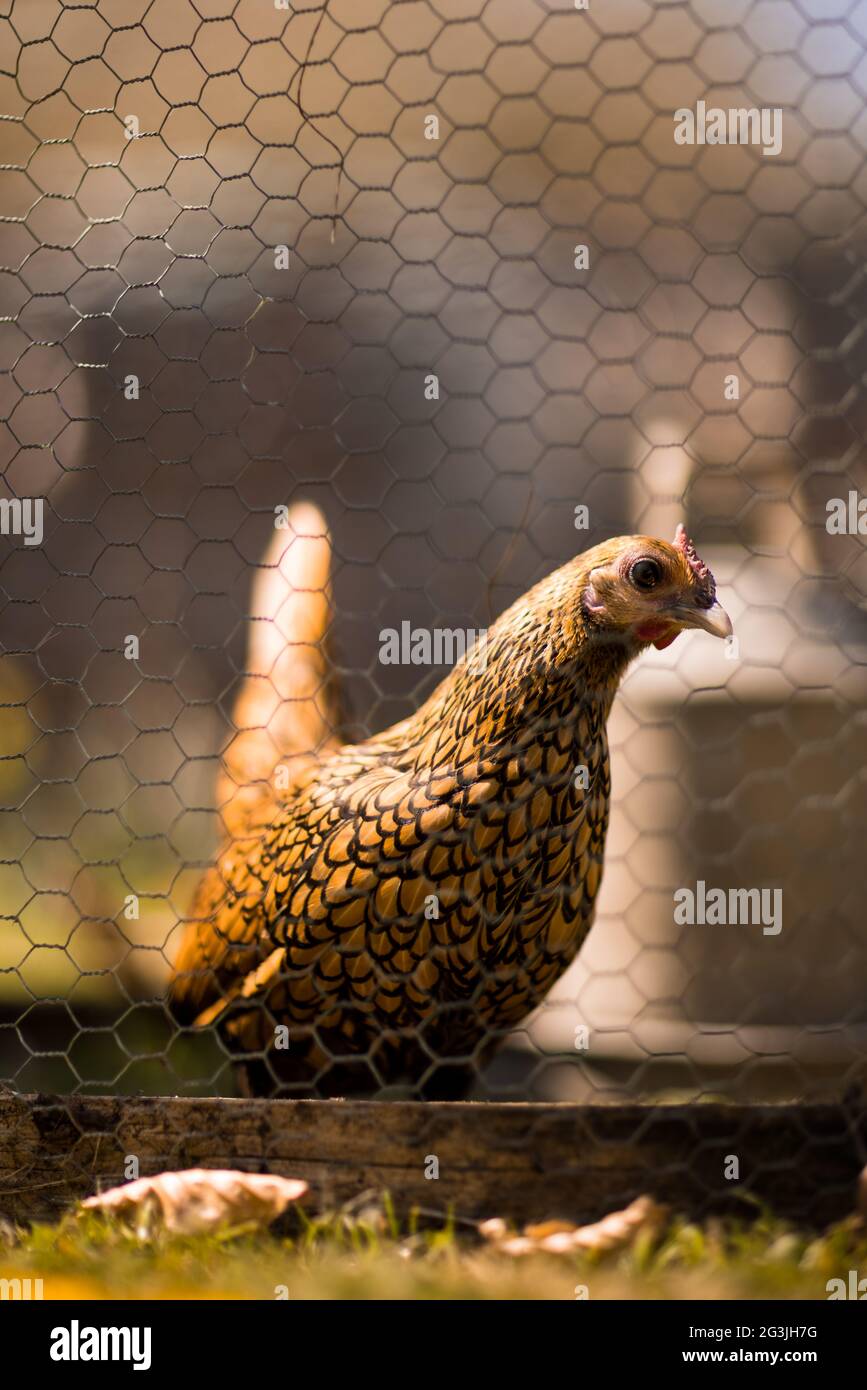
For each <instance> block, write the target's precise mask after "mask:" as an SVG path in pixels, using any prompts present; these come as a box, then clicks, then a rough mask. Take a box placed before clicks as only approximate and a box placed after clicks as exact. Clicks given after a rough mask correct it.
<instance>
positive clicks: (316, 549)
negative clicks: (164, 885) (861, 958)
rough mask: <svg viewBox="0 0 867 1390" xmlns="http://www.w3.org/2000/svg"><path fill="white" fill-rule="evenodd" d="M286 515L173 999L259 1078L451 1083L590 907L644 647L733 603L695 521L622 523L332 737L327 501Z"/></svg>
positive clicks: (257, 595)
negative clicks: (349, 739) (405, 688)
mask: <svg viewBox="0 0 867 1390" xmlns="http://www.w3.org/2000/svg"><path fill="white" fill-rule="evenodd" d="M290 521H291V531H290V537H289V540H290V543H289V544H288V545H287V544H286V533H285V532H284V533H279V532H278V533H277V538H276V539H275V542H274V545H273V546H272V550H271V553H270V555H269V557H268V565H267V567H266V568H265V570H264V577H263V579H262V580H261V581H260V582H259V583H258V584H257V585H256V586H255V588H254V598H253V622H252V626H251V644H250V657H249V662H248V674H247V675H246V677H245V679H244V682H243V684H242V686H241V690H240V694H239V697H238V700H237V705H236V714H235V726H236V728H237V730H238V732H237V734H236V736H235V738H234V740H233V742H232V744H231V746H230V748H229V750H228V752H227V755H226V759H225V770H224V772H223V774H222V778H221V784H220V789H219V801H220V804H221V806H222V813H223V818H224V821H225V824H226V827H227V830H228V834H229V843H228V845H227V847H226V848H225V850H224V852H223V853H222V854H221V856H220V858H219V860H218V862H217V864H216V865H215V866H214V867H213V868H211V869H209V870H208V871H207V872H206V873H205V875H204V877H203V879H202V882H201V884H200V886H199V890H198V893H197V896H196V900H195V904H194V908H193V911H192V914H191V920H190V921H189V922H188V924H187V926H186V929H185V934H184V937H183V941H182V945H181V950H180V953H179V956H178V959H177V962H176V969H175V975H174V978H173V981H172V984H171V988H170V1001H171V1007H172V1009H173V1011H174V1013H175V1016H176V1017H177V1018H178V1019H179V1020H180V1021H181V1022H184V1023H186V1024H190V1025H192V1026H194V1027H198V1028H201V1027H205V1026H207V1025H211V1024H216V1025H217V1026H218V1028H219V1030H220V1032H221V1035H222V1037H223V1038H224V1040H225V1043H226V1045H227V1047H228V1048H229V1050H230V1051H231V1052H232V1053H233V1054H236V1055H237V1057H238V1059H239V1061H240V1062H241V1064H242V1065H243V1069H244V1078H245V1079H244V1085H245V1089H246V1090H247V1092H248V1093H253V1094H261V1093H281V1092H282V1093H284V1094H300V1093H311V1092H312V1093H315V1094H320V1095H323V1094H324V1095H327V1094H347V1093H359V1092H361V1093H364V1092H367V1093H371V1092H377V1091H379V1092H380V1093H382V1090H383V1088H395V1087H397V1088H400V1087H406V1086H410V1087H414V1088H416V1091H415V1093H417V1094H425V1095H450V1094H455V1093H457V1092H458V1091H459V1089H460V1088H461V1087H462V1086H463V1085H464V1084H465V1081H466V1077H467V1075H468V1073H471V1072H472V1070H473V1068H474V1067H475V1068H478V1067H479V1066H480V1065H481V1064H482V1063H483V1062H484V1061H485V1060H486V1059H487V1057H488V1056H489V1055H490V1053H491V1052H492V1050H493V1049H494V1048H495V1047H496V1045H497V1043H498V1041H499V1040H500V1039H502V1037H503V1036H504V1035H505V1034H506V1033H508V1032H509V1030H510V1029H512V1028H514V1027H515V1026H516V1025H517V1024H519V1023H520V1022H521V1020H522V1019H524V1018H526V1016H527V1015H528V1014H529V1013H531V1012H532V1010H533V1009H534V1008H536V1006H537V1005H538V1004H539V1003H540V1001H541V1000H542V999H543V998H544V996H545V994H546V993H547V992H548V990H549V989H550V988H551V986H552V985H553V984H554V982H555V980H557V978H558V977H559V976H560V975H562V973H563V971H564V970H566V968H567V967H568V966H569V964H570V963H571V962H572V961H573V960H574V958H575V955H576V953H577V952H578V950H579V949H580V947H581V944H582V942H583V941H584V940H585V938H586V936H587V933H588V931H589V930H590V927H591V925H592V922H593V913H594V907H595V903H596V898H597V895H598V892H599V884H600V879H601V876H602V866H603V854H604V848H605V833H606V826H607V822H608V806H609V798H610V777H609V759H608V745H607V740H606V721H607V719H608V714H609V711H610V709H611V705H612V701H613V699H614V696H615V693H616V691H617V687H618V684H619V682H620V680H621V677H622V676H623V674H624V672H625V670H626V668H627V666H628V664H629V662H630V661H631V660H632V659H633V658H634V657H635V656H636V655H638V654H639V653H640V652H641V651H642V650H643V649H645V648H646V647H647V646H648V645H653V646H655V647H657V648H663V647H666V646H668V645H669V644H670V643H671V642H673V641H674V640H675V638H676V637H677V635H678V634H679V633H680V632H681V631H682V630H683V629H684V628H701V629H702V630H704V631H705V632H708V633H711V634H713V635H714V636H716V637H721V638H724V637H727V636H728V635H729V634H730V633H731V630H732V629H731V623H730V622H729V619H728V617H727V615H726V613H725V612H724V610H723V609H722V607H721V606H720V604H719V603H718V602H717V600H716V589H715V584H714V580H713V576H712V575H711V573H710V571H709V570H708V568H707V566H706V565H705V564H704V563H703V562H702V561H701V560H700V559H699V557H698V555H697V553H696V550H695V547H694V545H693V543H692V542H691V541H690V540H689V539H688V537H687V536H686V533H685V531H684V530H683V527H679V528H678V531H677V535H676V537H675V540H674V543H673V544H668V543H667V542H665V541H662V540H655V539H653V538H651V537H648V536H621V537H618V538H617V539H615V540H609V541H605V542H603V543H602V544H601V545H597V546H595V547H594V548H593V549H592V550H588V551H587V552H586V553H585V554H583V555H579V556H578V557H577V558H575V559H573V560H571V561H569V563H568V564H566V565H564V566H563V567H562V568H561V569H558V570H556V571H555V572H554V573H553V574H551V575H549V576H548V578H547V579H544V580H542V582H541V583H539V584H537V585H536V586H535V588H533V589H531V590H530V592H529V593H527V594H525V595H524V597H523V598H521V599H520V600H519V601H518V602H517V603H515V604H513V605H512V607H511V608H509V609H508V611H507V612H505V613H504V614H503V615H502V616H501V617H500V619H499V620H498V621H497V622H496V623H495V624H494V626H493V627H492V628H491V630H490V632H489V633H488V635H487V641H486V643H485V644H484V647H483V649H479V648H474V649H471V650H470V651H469V652H467V653H466V654H465V656H464V657H463V658H462V659H461V660H460V661H459V662H458V663H457V665H456V666H455V667H454V668H453V669H452V671H451V672H450V674H449V675H448V676H447V677H446V678H445V679H444V680H443V681H442V683H441V684H440V685H439V686H438V688H437V689H436V690H435V692H434V693H433V695H431V697H430V698H429V699H428V700H427V701H426V702H425V703H424V704H423V705H422V707H421V708H420V709H419V710H418V711H417V713H416V714H414V715H413V716H412V717H411V718H409V719H405V720H403V721H401V722H400V723H399V724H396V725H394V727H393V728H390V729H387V730H386V731H385V732H384V733H381V734H378V735H376V737H374V738H370V739H367V740H366V741H365V742H363V743H359V744H353V745H346V746H340V745H339V743H338V742H337V741H336V739H335V737H334V734H333V732H332V730H333V726H334V724H335V722H336V715H335V706H334V696H333V691H332V690H331V688H330V686H329V681H328V665H327V660H326V656H325V652H324V644H323V638H324V637H325V634H326V631H327V628H328V624H329V620H330V595H329V580H328V572H329V559H330V545H329V540H328V535H327V532H326V529H325V525H324V522H323V521H322V518H321V517H320V515H319V513H318V512H317V511H316V510H315V509H314V508H312V507H310V506H307V505H302V506H299V507H296V508H294V509H293V510H292V512H291V513H290ZM275 769H276V771H275Z"/></svg>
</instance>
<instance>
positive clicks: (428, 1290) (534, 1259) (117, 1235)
mask: <svg viewBox="0 0 867 1390" xmlns="http://www.w3.org/2000/svg"><path fill="white" fill-rule="evenodd" d="M292 1227H293V1229H292V1230H291V1231H290V1232H288V1233H284V1234H272V1233H262V1232H252V1231H249V1230H247V1231H245V1230H239V1231H227V1232H224V1233H222V1234H221V1235H219V1236H207V1237H196V1238H179V1237H169V1236H167V1235H164V1234H163V1235H160V1236H159V1237H158V1238H157V1239H156V1240H155V1241H154V1242H153V1243H150V1244H146V1243H142V1242H140V1241H139V1240H138V1239H137V1238H136V1236H135V1234H134V1232H133V1231H132V1230H130V1229H129V1228H127V1227H124V1226H122V1225H120V1224H118V1223H117V1222H116V1221H107V1220H105V1219H103V1218H102V1217H100V1216H96V1215H91V1214H87V1215H77V1216H70V1217H68V1218H66V1219H65V1220H64V1221H63V1222H61V1223H60V1224H59V1225H58V1226H37V1227H34V1228H33V1229H32V1230H31V1231H30V1232H28V1233H26V1234H25V1233H21V1232H19V1233H16V1235H15V1236H13V1235H12V1233H11V1232H9V1233H8V1239H7V1241H6V1245H5V1248H4V1247H3V1246H2V1245H0V1278H14V1277H20V1278H26V1277H27V1276H30V1277H31V1278H41V1279H42V1280H43V1294H44V1297H45V1298H47V1299H51V1298H72V1299H79V1298H82V1299H86V1298H100V1299H101V1298H135V1299H156V1298H216V1299H219V1298H253V1299H273V1298H275V1297H277V1296H278V1289H280V1288H281V1287H282V1288H283V1289H285V1290H286V1294H284V1295H283V1296H284V1297H285V1296H287V1295H288V1297H289V1298H290V1299H299V1298H300V1299H347V1298H348V1299H378V1298H400V1299H491V1298H494V1299H551V1298H553V1299H570V1300H571V1299H574V1298H575V1297H576V1286H586V1288H587V1291H588V1294H589V1297H590V1298H623V1299H631V1298H639V1299H643V1298H663V1299H677V1298H711V1299H717V1298H723V1299H725V1298H749V1299H752V1298H805V1299H824V1298H826V1297H827V1292H826V1283H827V1281H828V1280H829V1279H830V1278H832V1277H841V1278H843V1279H844V1280H845V1279H846V1278H847V1275H848V1271H849V1270H850V1269H855V1270H860V1271H861V1272H862V1274H863V1273H864V1272H867V1229H865V1226H864V1225H863V1223H861V1222H859V1221H858V1220H857V1219H856V1218H852V1219H851V1220H849V1221H847V1222H844V1223H842V1224H841V1225H839V1226H837V1227H835V1228H833V1229H831V1230H829V1231H827V1232H825V1233H824V1234H822V1235H819V1236H817V1235H815V1234H810V1233H806V1232H802V1231H799V1230H797V1229H795V1228H793V1227H791V1226H789V1225H786V1224H784V1223H782V1222H780V1221H777V1220H775V1219H774V1218H772V1217H770V1216H761V1217H759V1218H758V1219H757V1220H755V1221H754V1222H753V1223H752V1224H750V1225H746V1224H744V1223H733V1222H708V1223H705V1224H704V1225H702V1226H697V1225H693V1224H691V1223H688V1222H686V1221H683V1220H678V1219H674V1220H672V1221H671V1222H670V1223H669V1225H668V1226H667V1227H666V1228H665V1229H664V1230H662V1231H661V1232H659V1233H658V1234H657V1235H655V1236H654V1235H649V1234H645V1235H644V1236H639V1238H638V1240H637V1242H636V1243H635V1244H634V1245H633V1246H631V1247H630V1248H628V1249H623V1250H620V1251H619V1252H617V1253H613V1254H609V1255H607V1256H587V1255H575V1254H571V1255H544V1254H534V1255H531V1256H527V1257H523V1258H514V1257H510V1256H507V1255H504V1254H502V1253H499V1252H497V1251H496V1250H494V1249H492V1248H490V1247H488V1246H486V1245H485V1244H483V1243H481V1242H480V1241H479V1240H478V1239H477V1237H476V1236H475V1233H474V1232H473V1231H472V1229H468V1230H467V1231H464V1230H458V1229H457V1228H455V1227H453V1226H449V1225H446V1226H445V1227H441V1228H440V1229H419V1227H418V1225H417V1223H416V1222H414V1221H409V1222H407V1223H403V1224H401V1223H399V1222H398V1221H397V1220H396V1219H395V1217H394V1215H393V1213H392V1211H391V1206H390V1203H389V1202H388V1200H387V1198H386V1199H384V1200H382V1201H380V1202H378V1203H376V1204H371V1205H369V1206H368V1207H366V1208H365V1209H363V1210H361V1211H359V1212H358V1214H356V1215H347V1214H340V1215H336V1216H333V1217H330V1218H327V1219H322V1220H315V1221H314V1220H310V1219H308V1218H306V1217H305V1216H304V1215H303V1213H302V1214H299V1213H298V1212H297V1211H296V1212H295V1213H294V1214H293V1218H292Z"/></svg>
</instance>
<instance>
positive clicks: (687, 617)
mask: <svg viewBox="0 0 867 1390" xmlns="http://www.w3.org/2000/svg"><path fill="white" fill-rule="evenodd" d="M669 611H670V613H671V616H672V618H673V619H674V621H675V622H676V623H680V625H681V627H699V628H701V630H702V632H709V633H710V635H711V637H731V635H732V632H733V631H734V629H733V628H732V620H731V618H730V617H729V615H728V613H727V612H726V611H725V609H724V608H723V606H722V604H721V603H714V605H713V606H712V607H711V608H699V607H698V605H697V604H692V603H680V604H678V605H677V607H676V608H672V609H670V610H669Z"/></svg>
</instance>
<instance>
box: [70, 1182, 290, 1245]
mask: <svg viewBox="0 0 867 1390" xmlns="http://www.w3.org/2000/svg"><path fill="white" fill-rule="evenodd" d="M306 1191H307V1183H306V1182H301V1181H299V1180H297V1179H293V1178H281V1177H278V1176H277V1175H276V1174H274V1173H239V1172H233V1171H231V1170H226V1169H220V1168H187V1169H185V1170H184V1171H183V1172H180V1173H159V1174H158V1175H157V1176H156V1177H153V1178H138V1179H136V1181H135V1182H129V1183H124V1185H123V1186H122V1187H113V1188H111V1189H110V1190H109V1191H108V1192H101V1193H99V1194H98V1195H97V1196H96V1197H88V1198H87V1200H86V1201H84V1202H83V1203H82V1206H83V1207H86V1208H88V1209H89V1210H96V1211H108V1212H117V1213H120V1214H122V1215H129V1216H132V1217H133V1219H134V1220H135V1222H136V1227H137V1229H138V1231H139V1233H140V1234H143V1235H145V1234H150V1232H151V1231H152V1230H153V1229H154V1227H155V1226H157V1227H158V1226H163V1227H164V1228H165V1230H167V1231H173V1232H175V1233H177V1234H179V1235H195V1234H201V1233H203V1232H208V1231H215V1230H218V1229H219V1228H220V1227H222V1226H238V1225H243V1224H245V1223H247V1222H251V1221H252V1222H255V1223H257V1224H259V1225H269V1224H270V1223H271V1222H272V1221H274V1220H275V1219H276V1217H278V1216H279V1215H280V1214H281V1212H283V1211H285V1210H286V1208H287V1207H288V1205H289V1203H290V1202H295V1201H297V1200H298V1198H299V1197H303V1196H304V1193H305V1192H306Z"/></svg>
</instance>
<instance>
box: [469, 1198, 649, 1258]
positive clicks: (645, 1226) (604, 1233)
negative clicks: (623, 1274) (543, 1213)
mask: <svg viewBox="0 0 867 1390" xmlns="http://www.w3.org/2000/svg"><path fill="white" fill-rule="evenodd" d="M664 1215H665V1208H664V1207H660V1206H658V1205H657V1204H656V1202H654V1200H653V1198H652V1197H638V1198H636V1200H635V1201H634V1202H632V1203H630V1205H629V1206H628V1207H626V1208H625V1209H624V1210H623V1211H612V1212H610V1213H609V1215H608V1216H604V1217H603V1218H602V1220H601V1221H596V1222H594V1223H593V1225H591V1226H575V1225H572V1224H571V1223H570V1222H568V1221H544V1222H542V1223H540V1224H539V1225H535V1226H526V1227H525V1228H524V1233H523V1235H520V1236H516V1235H511V1234H510V1233H509V1231H508V1230H507V1228H506V1224H505V1222H504V1221H501V1220H500V1218H499V1217H494V1218H493V1219H492V1220H490V1221H483V1222H482V1224H481V1226H480V1227H479V1234H480V1235H481V1236H482V1237H483V1238H484V1239H485V1240H489V1241H491V1242H492V1244H493V1247H494V1249H495V1250H498V1251H499V1252H500V1253H501V1254H503V1255H532V1254H535V1253H536V1252H538V1251H543V1252H544V1253H545V1254H548V1255H568V1254H571V1253H572V1252H573V1251H575V1250H593V1251H598V1252H603V1253H607V1252H609V1251H611V1250H617V1249H619V1248H620V1247H621V1246H624V1245H628V1244H629V1243H630V1242H631V1241H633V1240H634V1239H635V1237H636V1236H637V1235H638V1234H639V1232H640V1231H644V1230H653V1229H655V1228H656V1227H657V1226H659V1224H660V1223H661V1221H662V1219H663V1217H664Z"/></svg>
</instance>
